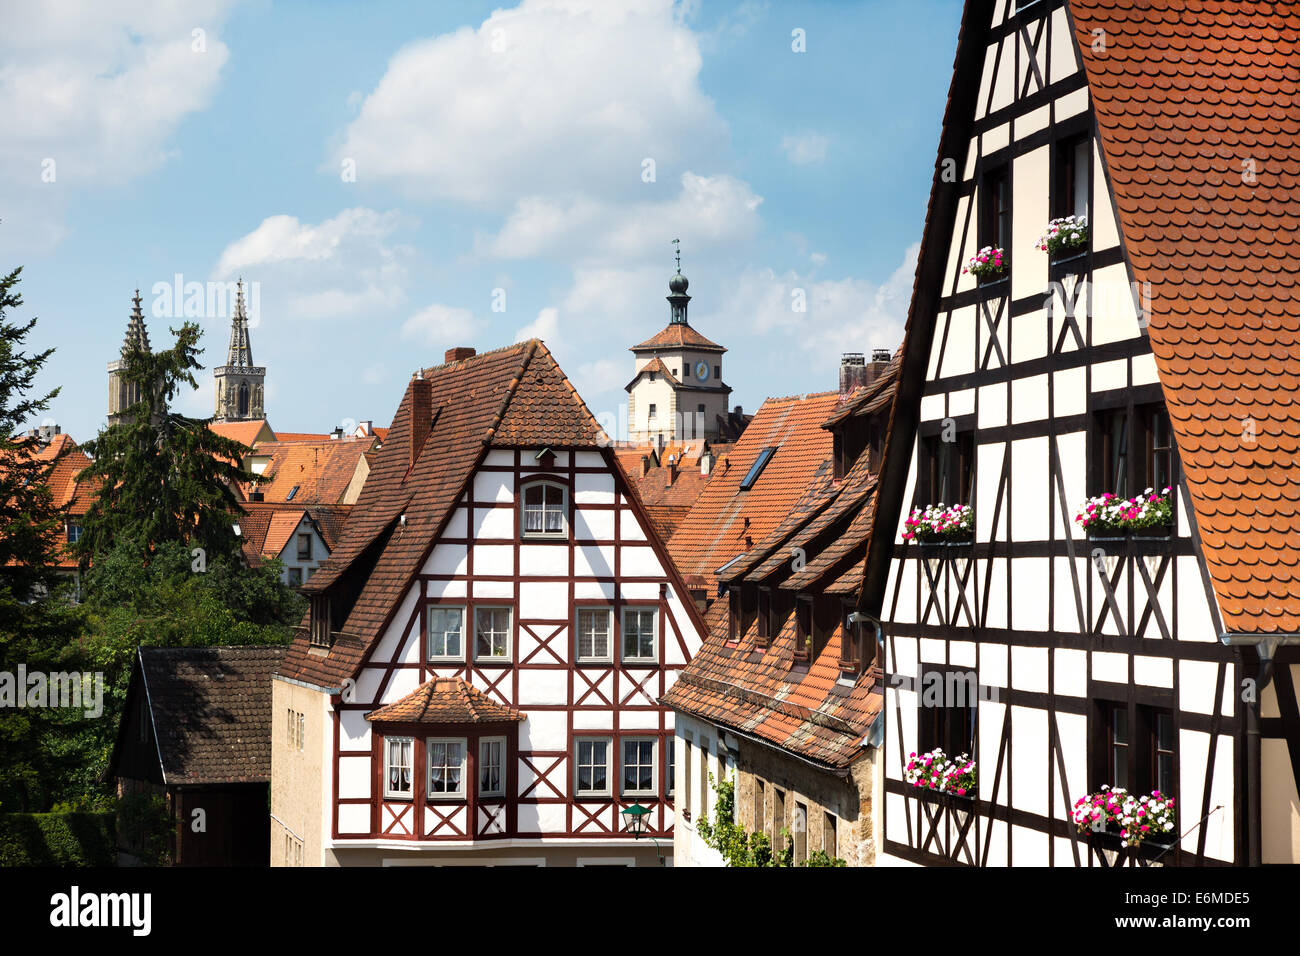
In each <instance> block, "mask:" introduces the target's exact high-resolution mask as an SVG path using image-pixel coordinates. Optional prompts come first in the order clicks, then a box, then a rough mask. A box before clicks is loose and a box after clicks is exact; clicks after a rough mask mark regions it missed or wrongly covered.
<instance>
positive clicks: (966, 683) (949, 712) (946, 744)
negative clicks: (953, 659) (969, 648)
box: [916, 664, 979, 757]
mask: <svg viewBox="0 0 1300 956" xmlns="http://www.w3.org/2000/svg"><path fill="white" fill-rule="evenodd" d="M936 676H937V677H939V678H940V679H941V680H942V689H941V693H940V700H938V701H935V700H933V699H932V698H933V693H934V691H933V689H932V685H930V684H928V683H923V685H922V689H921V693H920V695H919V696H918V699H917V708H918V709H917V715H916V728H917V748H916V750H917V753H928V752H929V751H931V750H934V749H935V748H936V747H942V748H943V752H944V753H946V754H949V755H950V756H953V757H959V756H961V755H962V754H972V753H973V752H974V750H973V748H974V746H975V704H976V701H977V700H978V698H979V687H978V685H977V684H976V682H975V679H974V675H973V674H971V673H970V672H967V671H956V670H950V669H947V668H943V667H938V666H936V665H934V664H927V665H926V672H925V675H924V678H925V679H926V680H927V681H928V680H932V679H933V678H934V677H936Z"/></svg>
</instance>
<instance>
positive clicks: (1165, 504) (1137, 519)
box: [1074, 488, 1174, 531]
mask: <svg viewBox="0 0 1300 956" xmlns="http://www.w3.org/2000/svg"><path fill="white" fill-rule="evenodd" d="M1172 490H1173V489H1172V488H1165V489H1164V490H1163V491H1161V492H1160V493H1159V494H1156V491H1155V489H1154V488H1148V489H1147V490H1146V491H1144V492H1142V494H1140V495H1134V496H1133V497H1132V498H1121V497H1119V496H1118V495H1114V494H1111V493H1110V492H1109V491H1108V492H1106V493H1105V494H1104V495H1098V496H1097V497H1095V498H1089V499H1088V500H1087V501H1085V502H1084V503H1083V507H1082V508H1080V509H1079V513H1078V514H1076V515H1075V516H1074V520H1075V521H1076V522H1077V523H1078V525H1079V527H1081V528H1083V529H1084V530H1085V531H1129V530H1132V529H1134V528H1167V527H1169V526H1170V525H1172V524H1173V523H1174V508H1173V505H1172V504H1170V502H1169V493H1170V492H1171V491H1172Z"/></svg>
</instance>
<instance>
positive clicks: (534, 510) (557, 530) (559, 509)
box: [523, 481, 569, 538]
mask: <svg viewBox="0 0 1300 956" xmlns="http://www.w3.org/2000/svg"><path fill="white" fill-rule="evenodd" d="M568 511H569V490H568V489H567V488H565V487H564V486H563V485H558V484H555V483H554V482H550V481H535V482H533V483H532V484H529V485H525V486H524V503H523V512H524V513H523V522H524V523H523V528H524V537H526V538H562V537H565V536H566V535H567V534H568Z"/></svg>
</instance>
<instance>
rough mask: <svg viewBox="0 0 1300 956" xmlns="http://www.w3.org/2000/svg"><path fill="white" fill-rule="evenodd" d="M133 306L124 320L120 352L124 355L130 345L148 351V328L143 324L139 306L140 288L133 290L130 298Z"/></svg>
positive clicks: (142, 313) (141, 311)
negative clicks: (132, 296)
mask: <svg viewBox="0 0 1300 956" xmlns="http://www.w3.org/2000/svg"><path fill="white" fill-rule="evenodd" d="M131 301H132V302H134V303H135V307H134V308H133V309H132V310H131V317H130V318H129V319H127V321H126V339H125V340H124V341H123V342H122V354H123V355H125V354H126V353H127V351H128V350H129V349H130V348H131V346H132V345H133V344H134V345H138V346H139V347H140V348H141V349H142V350H143V351H145V352H148V351H149V329H148V328H147V327H146V326H145V324H144V311H143V310H142V309H141V308H140V290H139V289H136V290H135V297H134V298H132V299H131Z"/></svg>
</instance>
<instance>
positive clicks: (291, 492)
mask: <svg viewBox="0 0 1300 956" xmlns="http://www.w3.org/2000/svg"><path fill="white" fill-rule="evenodd" d="M301 487H302V485H294V486H293V487H292V488H290V489H289V493H288V494H287V495H285V496H284V500H285V501H293V496H294V495H296V494H297V493H298V489H299V488H301Z"/></svg>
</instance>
